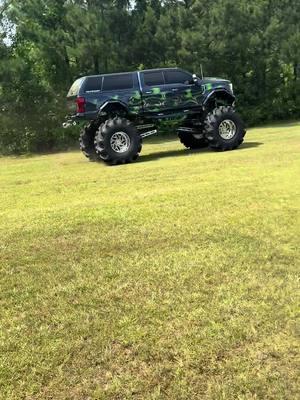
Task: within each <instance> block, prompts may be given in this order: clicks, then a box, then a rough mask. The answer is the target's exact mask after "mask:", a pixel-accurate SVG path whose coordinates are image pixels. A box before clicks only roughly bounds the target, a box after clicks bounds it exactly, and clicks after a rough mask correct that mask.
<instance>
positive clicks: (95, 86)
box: [84, 76, 102, 93]
mask: <svg viewBox="0 0 300 400" xmlns="http://www.w3.org/2000/svg"><path fill="white" fill-rule="evenodd" d="M101 87H102V76H91V77H90V78H87V79H86V82H85V85H84V91H85V92H86V93H88V92H94V91H99V90H101Z"/></svg>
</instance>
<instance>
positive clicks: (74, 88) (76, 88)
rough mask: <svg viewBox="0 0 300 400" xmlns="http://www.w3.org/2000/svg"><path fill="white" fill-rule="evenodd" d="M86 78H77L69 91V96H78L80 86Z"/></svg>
mask: <svg viewBox="0 0 300 400" xmlns="http://www.w3.org/2000/svg"><path fill="white" fill-rule="evenodd" d="M83 80H84V78H79V79H77V80H76V81H75V82H74V83H73V85H72V86H71V88H70V90H69V93H68V94H67V97H72V96H77V95H78V93H79V90H80V86H81V84H82V81H83Z"/></svg>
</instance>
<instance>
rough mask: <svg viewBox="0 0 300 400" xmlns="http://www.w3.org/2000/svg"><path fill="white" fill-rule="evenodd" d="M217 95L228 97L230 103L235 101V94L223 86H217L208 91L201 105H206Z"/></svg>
mask: <svg viewBox="0 0 300 400" xmlns="http://www.w3.org/2000/svg"><path fill="white" fill-rule="evenodd" d="M218 97H219V98H222V97H223V98H224V99H228V100H229V103H230V104H231V105H232V104H233V103H234V102H235V96H234V95H233V94H232V93H231V92H230V91H229V90H227V89H225V88H217V89H214V90H212V91H210V92H209V93H208V95H207V96H206V97H205V99H204V101H203V105H204V106H206V105H207V104H208V103H209V101H211V100H214V99H216V98H218Z"/></svg>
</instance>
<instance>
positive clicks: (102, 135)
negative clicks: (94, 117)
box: [94, 117, 142, 165]
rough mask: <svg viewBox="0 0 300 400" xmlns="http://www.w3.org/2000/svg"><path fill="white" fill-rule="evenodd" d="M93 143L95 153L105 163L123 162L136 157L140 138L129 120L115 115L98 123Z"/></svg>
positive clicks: (128, 161)
mask: <svg viewBox="0 0 300 400" xmlns="http://www.w3.org/2000/svg"><path fill="white" fill-rule="evenodd" d="M94 145H95V149H96V153H97V155H98V156H99V157H100V159H101V160H103V161H104V162H106V163H107V164H110V165H117V164H125V163H130V162H132V161H135V160H136V159H137V158H138V156H139V153H140V152H141V150H142V138H141V137H140V135H139V133H138V131H137V129H136V128H135V127H134V126H133V125H132V124H131V122H130V121H128V120H127V119H125V118H120V117H115V118H113V119H108V120H107V121H105V123H103V124H101V125H100V127H99V129H98V130H97V133H96V136H95V142H94Z"/></svg>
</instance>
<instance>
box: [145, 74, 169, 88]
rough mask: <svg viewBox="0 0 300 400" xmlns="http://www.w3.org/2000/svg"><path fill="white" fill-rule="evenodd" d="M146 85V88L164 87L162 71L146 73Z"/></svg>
mask: <svg viewBox="0 0 300 400" xmlns="http://www.w3.org/2000/svg"><path fill="white" fill-rule="evenodd" d="M144 83H145V85H146V86H157V85H164V84H165V79H164V75H163V73H162V71H153V72H144Z"/></svg>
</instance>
